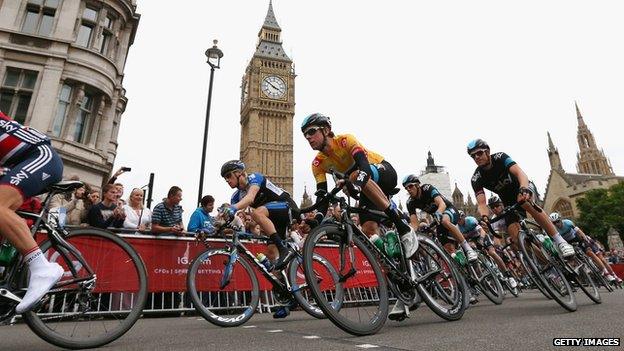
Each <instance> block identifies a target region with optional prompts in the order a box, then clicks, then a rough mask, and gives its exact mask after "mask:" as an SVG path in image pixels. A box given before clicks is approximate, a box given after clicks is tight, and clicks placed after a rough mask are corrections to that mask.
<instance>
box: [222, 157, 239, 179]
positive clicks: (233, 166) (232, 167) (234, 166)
mask: <svg viewBox="0 0 624 351" xmlns="http://www.w3.org/2000/svg"><path fill="white" fill-rule="evenodd" d="M236 170H241V171H244V170H245V164H244V163H243V161H240V160H231V161H227V162H226V163H224V164H223V166H221V176H222V177H225V175H226V174H228V173H230V172H232V171H236Z"/></svg>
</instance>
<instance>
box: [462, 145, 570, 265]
mask: <svg viewBox="0 0 624 351" xmlns="http://www.w3.org/2000/svg"><path fill="white" fill-rule="evenodd" d="M467 152H468V155H470V157H472V159H473V160H474V161H475V163H476V164H477V169H476V170H475V172H474V174H473V176H472V188H473V189H474V192H475V195H476V199H477V204H478V211H479V214H480V215H481V221H482V222H484V223H485V222H488V221H489V217H488V213H489V210H488V206H487V204H486V200H485V191H484V189H488V190H490V191H491V192H493V193H495V194H497V195H498V196H500V198H501V199H502V201H503V204H504V205H506V206H511V205H513V204H515V203H516V202H520V201H525V203H524V204H523V205H522V208H521V209H519V211H520V212H521V215H526V212H529V214H531V216H532V217H533V218H534V219H535V220H536V221H537V223H538V224H539V225H540V227H542V229H544V230H545V231H546V233H548V235H549V236H550V237H551V238H552V240H553V241H554V243H555V244H556V246H557V248H558V249H559V251H560V252H561V254H562V256H563V257H570V256H572V255H574V248H573V247H572V245H570V244H568V243H567V242H566V241H565V239H563V237H562V236H561V234H559V233H558V232H557V229H556V228H555V226H554V225H553V224H552V223H551V221H550V220H549V218H548V215H547V214H546V213H545V212H544V211H543V210H542V209H541V208H539V207H537V209H536V208H535V207H533V206H536V205H535V204H534V203H532V202H533V201H532V200H533V197H534V194H535V191H534V189H531V187H532V184H531V183H530V182H529V178H528V177H527V175H526V174H525V173H524V171H523V170H522V169H521V168H520V166H518V164H516V162H515V161H514V160H512V159H511V157H509V155H507V154H506V153H504V152H497V153H495V154H492V155H490V146H489V145H488V144H487V143H486V142H485V141H483V140H481V139H475V140H473V141H471V142H470V143H468V147H467ZM525 211H526V212H525ZM523 212H524V213H523ZM519 220H520V218H518V216H508V217H507V218H505V224H506V226H507V233H509V235H510V236H511V239H512V241H513V242H514V243H517V238H518V233H519V232H520V224H519V223H518V222H519Z"/></svg>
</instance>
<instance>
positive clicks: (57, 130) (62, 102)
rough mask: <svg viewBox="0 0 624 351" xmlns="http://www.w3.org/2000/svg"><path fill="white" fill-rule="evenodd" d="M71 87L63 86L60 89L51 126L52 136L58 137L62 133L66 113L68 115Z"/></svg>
mask: <svg viewBox="0 0 624 351" xmlns="http://www.w3.org/2000/svg"><path fill="white" fill-rule="evenodd" d="M71 94H72V87H71V86H69V85H67V84H63V86H62V87H61V94H60V96H59V103H58V107H57V109H56V116H55V117H54V124H53V125H52V135H54V136H57V137H60V136H61V132H62V131H63V124H64V123H65V118H66V117H67V113H69V105H70V103H71Z"/></svg>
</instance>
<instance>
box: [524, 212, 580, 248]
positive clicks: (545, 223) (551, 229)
mask: <svg viewBox="0 0 624 351" xmlns="http://www.w3.org/2000/svg"><path fill="white" fill-rule="evenodd" d="M522 208H523V209H525V210H526V211H527V212H529V214H530V215H531V217H533V219H535V221H536V222H537V224H539V226H540V227H541V228H542V229H544V231H545V232H546V233H547V234H548V236H550V237H551V238H552V240H553V241H554V242H555V245H557V247H559V250H560V251H561V254H562V255H563V257H570V256H572V255H574V248H573V247H572V245H570V244H569V243H568V242H567V241H565V239H564V238H563V237H562V236H561V234H559V232H558V231H557V228H556V227H555V225H554V224H553V223H552V222H551V221H550V218H549V217H548V215H547V214H546V211H544V210H542V209H540V210H539V211H538V210H536V209H535V208H534V207H533V206H532V205H531V204H530V203H528V202H526V203H524V204H523V205H522Z"/></svg>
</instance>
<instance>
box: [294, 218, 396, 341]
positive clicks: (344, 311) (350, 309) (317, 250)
mask: <svg viewBox="0 0 624 351" xmlns="http://www.w3.org/2000/svg"><path fill="white" fill-rule="evenodd" d="M343 234H344V233H343V232H342V231H341V230H340V229H339V228H338V227H337V226H336V225H331V224H330V225H321V226H319V227H317V228H315V230H314V231H312V232H311V233H310V234H308V236H307V238H306V242H305V247H304V250H303V252H304V273H305V277H306V282H307V283H308V286H309V287H310V292H311V293H312V295H313V296H314V299H315V300H316V302H317V304H318V306H319V307H320V308H321V310H323V312H324V314H325V316H326V317H327V318H329V319H330V320H331V321H332V322H333V323H334V324H335V325H336V326H337V327H339V328H340V329H342V330H344V331H346V332H347V333H350V334H353V335H369V334H374V333H376V332H377V331H379V330H380V329H381V328H382V327H383V325H384V324H385V322H386V318H387V316H388V287H387V285H386V280H385V277H384V275H383V272H382V270H381V267H380V265H379V263H378V262H377V260H376V258H375V256H374V255H373V254H372V252H371V251H370V250H369V248H368V247H367V246H366V244H365V243H364V242H362V241H361V240H360V239H359V238H358V237H354V238H353V244H354V246H353V251H354V253H355V260H353V261H351V260H350V258H349V250H348V246H346V245H344V244H343V243H342V238H343ZM314 254H319V255H322V256H324V257H329V258H330V262H331V264H332V265H333V266H334V267H336V269H337V271H338V272H339V274H340V276H341V277H342V279H343V280H344V281H343V283H342V284H335V283H334V281H333V280H332V279H324V280H322V281H321V282H319V280H318V279H317V277H316V274H314V260H313V256H314ZM341 258H342V259H341ZM341 261H342V263H343V264H342V265H341ZM351 269H354V270H355V271H354V272H355V273H354V274H352V275H348V272H350V271H351ZM340 294H343V296H344V298H343V302H342V306H341V308H340V309H335V308H334V301H336V300H337V296H340Z"/></svg>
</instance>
